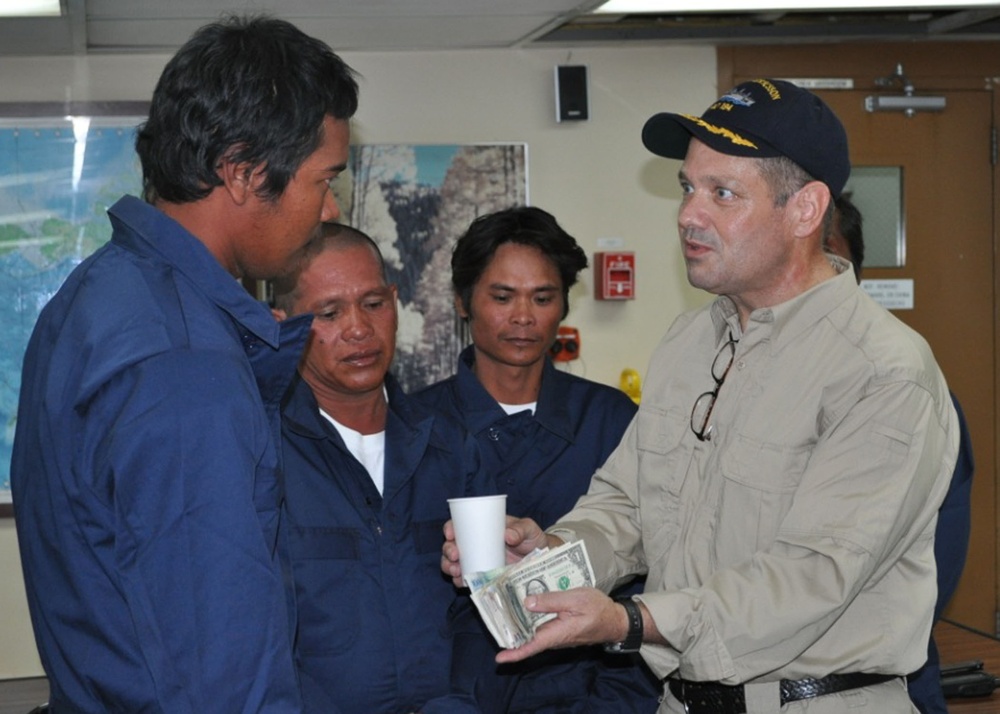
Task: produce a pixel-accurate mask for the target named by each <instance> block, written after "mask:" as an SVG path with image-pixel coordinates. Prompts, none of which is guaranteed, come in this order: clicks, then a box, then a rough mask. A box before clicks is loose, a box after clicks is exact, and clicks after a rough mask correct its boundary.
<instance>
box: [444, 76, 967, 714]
mask: <svg viewBox="0 0 1000 714" xmlns="http://www.w3.org/2000/svg"><path fill="white" fill-rule="evenodd" d="M643 142H644V143H645V145H646V147H647V148H649V149H650V150H651V151H653V152H654V153H656V154H658V155H661V156H665V157H669V158H682V159H683V165H682V166H681V170H680V174H679V175H680V184H681V187H682V190H683V192H684V199H683V203H682V206H681V209H680V213H679V217H678V225H679V231H680V238H681V247H682V250H683V252H684V258H685V261H686V264H687V272H688V279H689V280H690V282H691V284H692V285H694V286H696V287H699V288H702V289H704V290H708V291H709V292H711V293H714V294H716V295H718V296H719V297H718V298H717V299H716V300H715V301H714V302H713V303H712V304H710V305H708V306H706V307H704V308H701V309H698V310H695V311H692V312H689V313H687V314H684V315H682V316H680V317H679V318H678V319H677V320H676V321H675V323H674V324H673V326H672V327H671V328H670V330H669V331H668V333H667V335H666V336H665V337H664V339H663V341H662V342H661V343H660V345H659V346H658V347H657V349H656V351H655V353H654V355H653V357H652V360H651V363H650V367H649V372H648V377H647V381H646V385H645V388H644V390H643V401H642V404H641V405H640V409H639V413H638V415H637V416H636V418H635V420H634V421H633V422H632V425H631V426H630V428H629V430H628V431H627V432H626V434H625V437H624V438H623V440H622V443H621V444H620V445H619V447H618V449H617V450H616V451H615V452H614V453H613V454H612V455H611V457H610V458H609V460H608V461H607V463H606V464H605V465H604V466H603V467H602V468H601V469H599V470H598V472H597V473H596V474H595V475H594V478H593V481H592V484H591V487H590V491H589V492H588V493H587V494H586V495H585V496H584V497H583V498H581V500H580V501H579V502H578V504H577V506H576V508H574V510H573V511H572V512H570V513H569V514H567V515H566V516H565V517H564V518H562V519H560V520H559V522H558V523H556V524H555V525H554V526H553V527H552V528H550V529H549V531H548V532H547V533H543V532H542V531H541V529H539V528H538V527H537V525H536V524H534V523H533V522H531V521H529V520H512V521H511V523H510V524H509V528H508V532H507V543H508V545H509V546H510V549H511V552H512V553H514V554H524V553H527V552H530V551H531V550H532V549H533V548H535V547H538V546H542V545H550V546H552V545H556V544H559V543H561V542H563V541H568V540H576V539H582V540H584V541H585V543H586V545H587V549H588V551H589V553H590V558H591V561H592V563H593V565H594V570H595V573H596V574H597V579H598V587H599V588H600V589H599V590H597V589H579V590H572V591H568V592H565V593H548V594H544V595H538V596H533V597H529V598H527V599H526V603H527V606H528V607H529V609H531V610H533V611H538V612H557V613H558V618H557V619H556V620H554V621H552V622H550V623H548V624H546V625H545V626H543V627H542V628H541V629H540V630H539V632H538V633H537V635H536V637H535V638H534V640H532V641H531V642H529V643H528V644H527V645H525V646H523V647H521V648H519V649H517V650H508V651H504V652H501V653H500V654H499V655H498V657H497V659H498V661H503V662H506V661H516V660H519V659H523V658H525V657H529V656H531V655H533V654H535V653H537V652H540V651H542V650H545V649H550V648H558V647H568V646H575V645H580V644H586V643H594V642H605V643H614V644H612V645H610V646H611V647H612V648H613V649H614V648H617V649H619V650H622V651H630V650H633V649H635V648H640V647H641V649H640V651H641V653H642V656H643V657H644V659H645V660H646V662H647V663H648V664H649V665H650V667H651V668H652V669H653V671H654V672H655V673H656V674H657V675H658V676H660V677H664V678H666V681H665V696H664V699H663V703H662V705H661V707H660V711H661V712H683V711H689V712H691V713H692V714H697V713H698V712H703V713H708V712H711V713H712V714H720V713H723V712H733V713H740V712H748V713H749V714H760V713H764V712H768V713H773V712H777V711H779V710H780V711H782V712H804V711H809V712H811V713H815V712H848V711H850V712H858V711H869V712H879V714H884V713H891V712H911V711H913V709H912V705H911V704H910V700H909V698H908V696H907V693H906V684H905V679H904V677H903V675H905V674H906V673H908V672H911V671H913V670H914V669H916V668H918V667H919V666H920V665H921V664H922V662H923V659H924V658H925V656H926V647H927V638H928V636H929V632H930V626H931V613H932V610H933V606H934V596H935V566H934V554H933V534H934V525H935V522H936V517H937V509H938V506H939V505H940V503H941V501H942V499H943V497H944V494H945V491H946V490H947V487H948V480H949V477H950V475H951V472H952V470H953V468H954V465H955V458H956V452H957V448H958V428H957V422H956V416H955V412H954V409H953V407H952V405H951V400H950V398H949V396H948V388H947V385H946V384H945V381H944V379H943V377H942V375H941V373H940V370H939V369H938V367H937V365H936V363H935V361H934V358H933V355H932V354H931V352H930V349H929V348H928V346H927V344H926V343H925V342H924V340H923V339H922V338H921V337H920V336H919V335H917V334H916V333H914V332H913V331H912V330H910V329H909V328H907V327H906V326H905V325H903V324H902V323H900V322H899V321H898V320H896V319H895V318H894V317H893V316H892V315H890V314H889V313H888V312H886V311H885V310H883V309H882V308H881V307H879V306H878V305H876V304H875V303H874V302H872V301H871V300H870V299H869V298H868V297H867V296H866V295H865V294H864V293H863V292H862V291H861V290H860V289H859V288H858V286H857V285H856V283H855V280H854V275H853V273H852V272H851V269H850V264H849V263H847V262H846V261H844V260H842V259H840V258H836V257H834V256H828V255H826V254H824V252H823V247H822V242H823V235H824V232H825V231H826V230H827V229H828V226H829V221H830V219H831V216H832V211H833V206H832V199H833V198H834V197H835V196H837V195H839V194H840V192H841V191H842V189H843V187H844V184H845V182H846V180H847V177H848V175H849V173H850V163H849V160H848V152H847V138H846V135H845V132H844V129H843V127H842V125H841V123H840V121H839V120H838V119H837V118H836V116H835V115H834V114H833V113H832V111H830V109H829V108H828V107H827V106H826V105H825V104H824V103H823V102H822V101H821V100H820V99H819V98H818V97H816V96H815V95H813V94H811V93H809V92H807V91H805V90H802V89H799V88H797V87H795V86H794V85H792V84H790V83H788V82H782V81H778V80H764V79H761V80H754V81H751V82H746V83H744V84H741V85H740V86H738V87H736V88H735V89H733V90H731V91H730V92H728V93H727V94H726V95H725V96H723V97H722V98H721V99H720V100H719V101H717V102H716V103H715V104H713V105H712V106H711V107H709V109H708V110H706V111H705V113H704V114H703V115H702V116H701V117H694V116H689V115H683V114H658V115H656V116H654V117H652V118H651V119H650V120H649V121H648V122H647V123H646V126H645V128H644V130H643ZM449 533H450V532H449ZM442 568H443V570H444V571H445V572H446V573H448V574H449V575H452V576H453V577H454V576H457V575H459V574H460V573H459V568H458V564H457V546H456V545H455V543H454V541H453V540H450V539H449V541H448V542H447V543H446V545H445V548H444V558H443V561H442ZM636 573H645V574H647V575H648V579H647V585H646V591H645V592H644V593H643V594H642V595H640V596H637V597H636V598H635V600H634V601H626V602H622V603H619V602H615V601H613V600H611V599H610V598H608V597H607V595H605V594H604V593H605V592H607V591H609V590H610V589H611V588H612V587H613V586H614V584H615V583H616V582H618V581H619V580H620V579H621V578H624V577H627V576H630V575H632V574H636Z"/></svg>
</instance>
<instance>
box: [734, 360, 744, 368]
mask: <svg viewBox="0 0 1000 714" xmlns="http://www.w3.org/2000/svg"><path fill="white" fill-rule="evenodd" d="M746 366H747V363H746V360H742V359H741V360H740V361H739V362H737V363H736V369H743V368H744V367H746Z"/></svg>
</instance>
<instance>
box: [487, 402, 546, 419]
mask: <svg viewBox="0 0 1000 714" xmlns="http://www.w3.org/2000/svg"><path fill="white" fill-rule="evenodd" d="M497 404H499V405H500V408H501V409H503V410H504V411H505V412H507V416H510V415H511V414H517V413H518V412H523V411H525V410H528V411H530V412H531V413H532V414H534V413H535V407H537V406H538V402H537V401H534V402H528V403H527V404H504V403H503V402H497Z"/></svg>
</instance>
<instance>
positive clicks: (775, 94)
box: [753, 79, 781, 101]
mask: <svg viewBox="0 0 1000 714" xmlns="http://www.w3.org/2000/svg"><path fill="white" fill-rule="evenodd" d="M753 81H754V82H756V83H757V84H759V85H760V86H762V87H763V88H764V91H765V92H767V93H768V94H769V95H770V97H771V99H774V100H776V101H777V100H778V99H781V92H779V91H778V88H777V87H775V86H774V85H773V84H771V83H770V82H768V81H767V80H766V79H755V80H753Z"/></svg>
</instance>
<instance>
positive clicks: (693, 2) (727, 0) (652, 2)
mask: <svg viewBox="0 0 1000 714" xmlns="http://www.w3.org/2000/svg"><path fill="white" fill-rule="evenodd" d="M986 6H992V7H1000V3H998V2H996V0H971V1H970V0H965V2H959V1H958V0H954V1H950V0H868V1H867V2H865V1H864V0H816V1H815V2H812V3H807V2H803V0H773V1H772V2H765V1H762V2H752V1H751V0H608V2H606V3H604V4H603V5H601V6H600V7H599V8H597V9H596V10H594V13H614V14H618V15H625V14H637V13H656V14H666V15H669V14H671V13H675V12H771V11H774V10H800V11H803V12H811V11H813V10H888V9H898V10H905V9H917V8H941V9H945V8H955V7H958V8H972V7H986Z"/></svg>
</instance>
